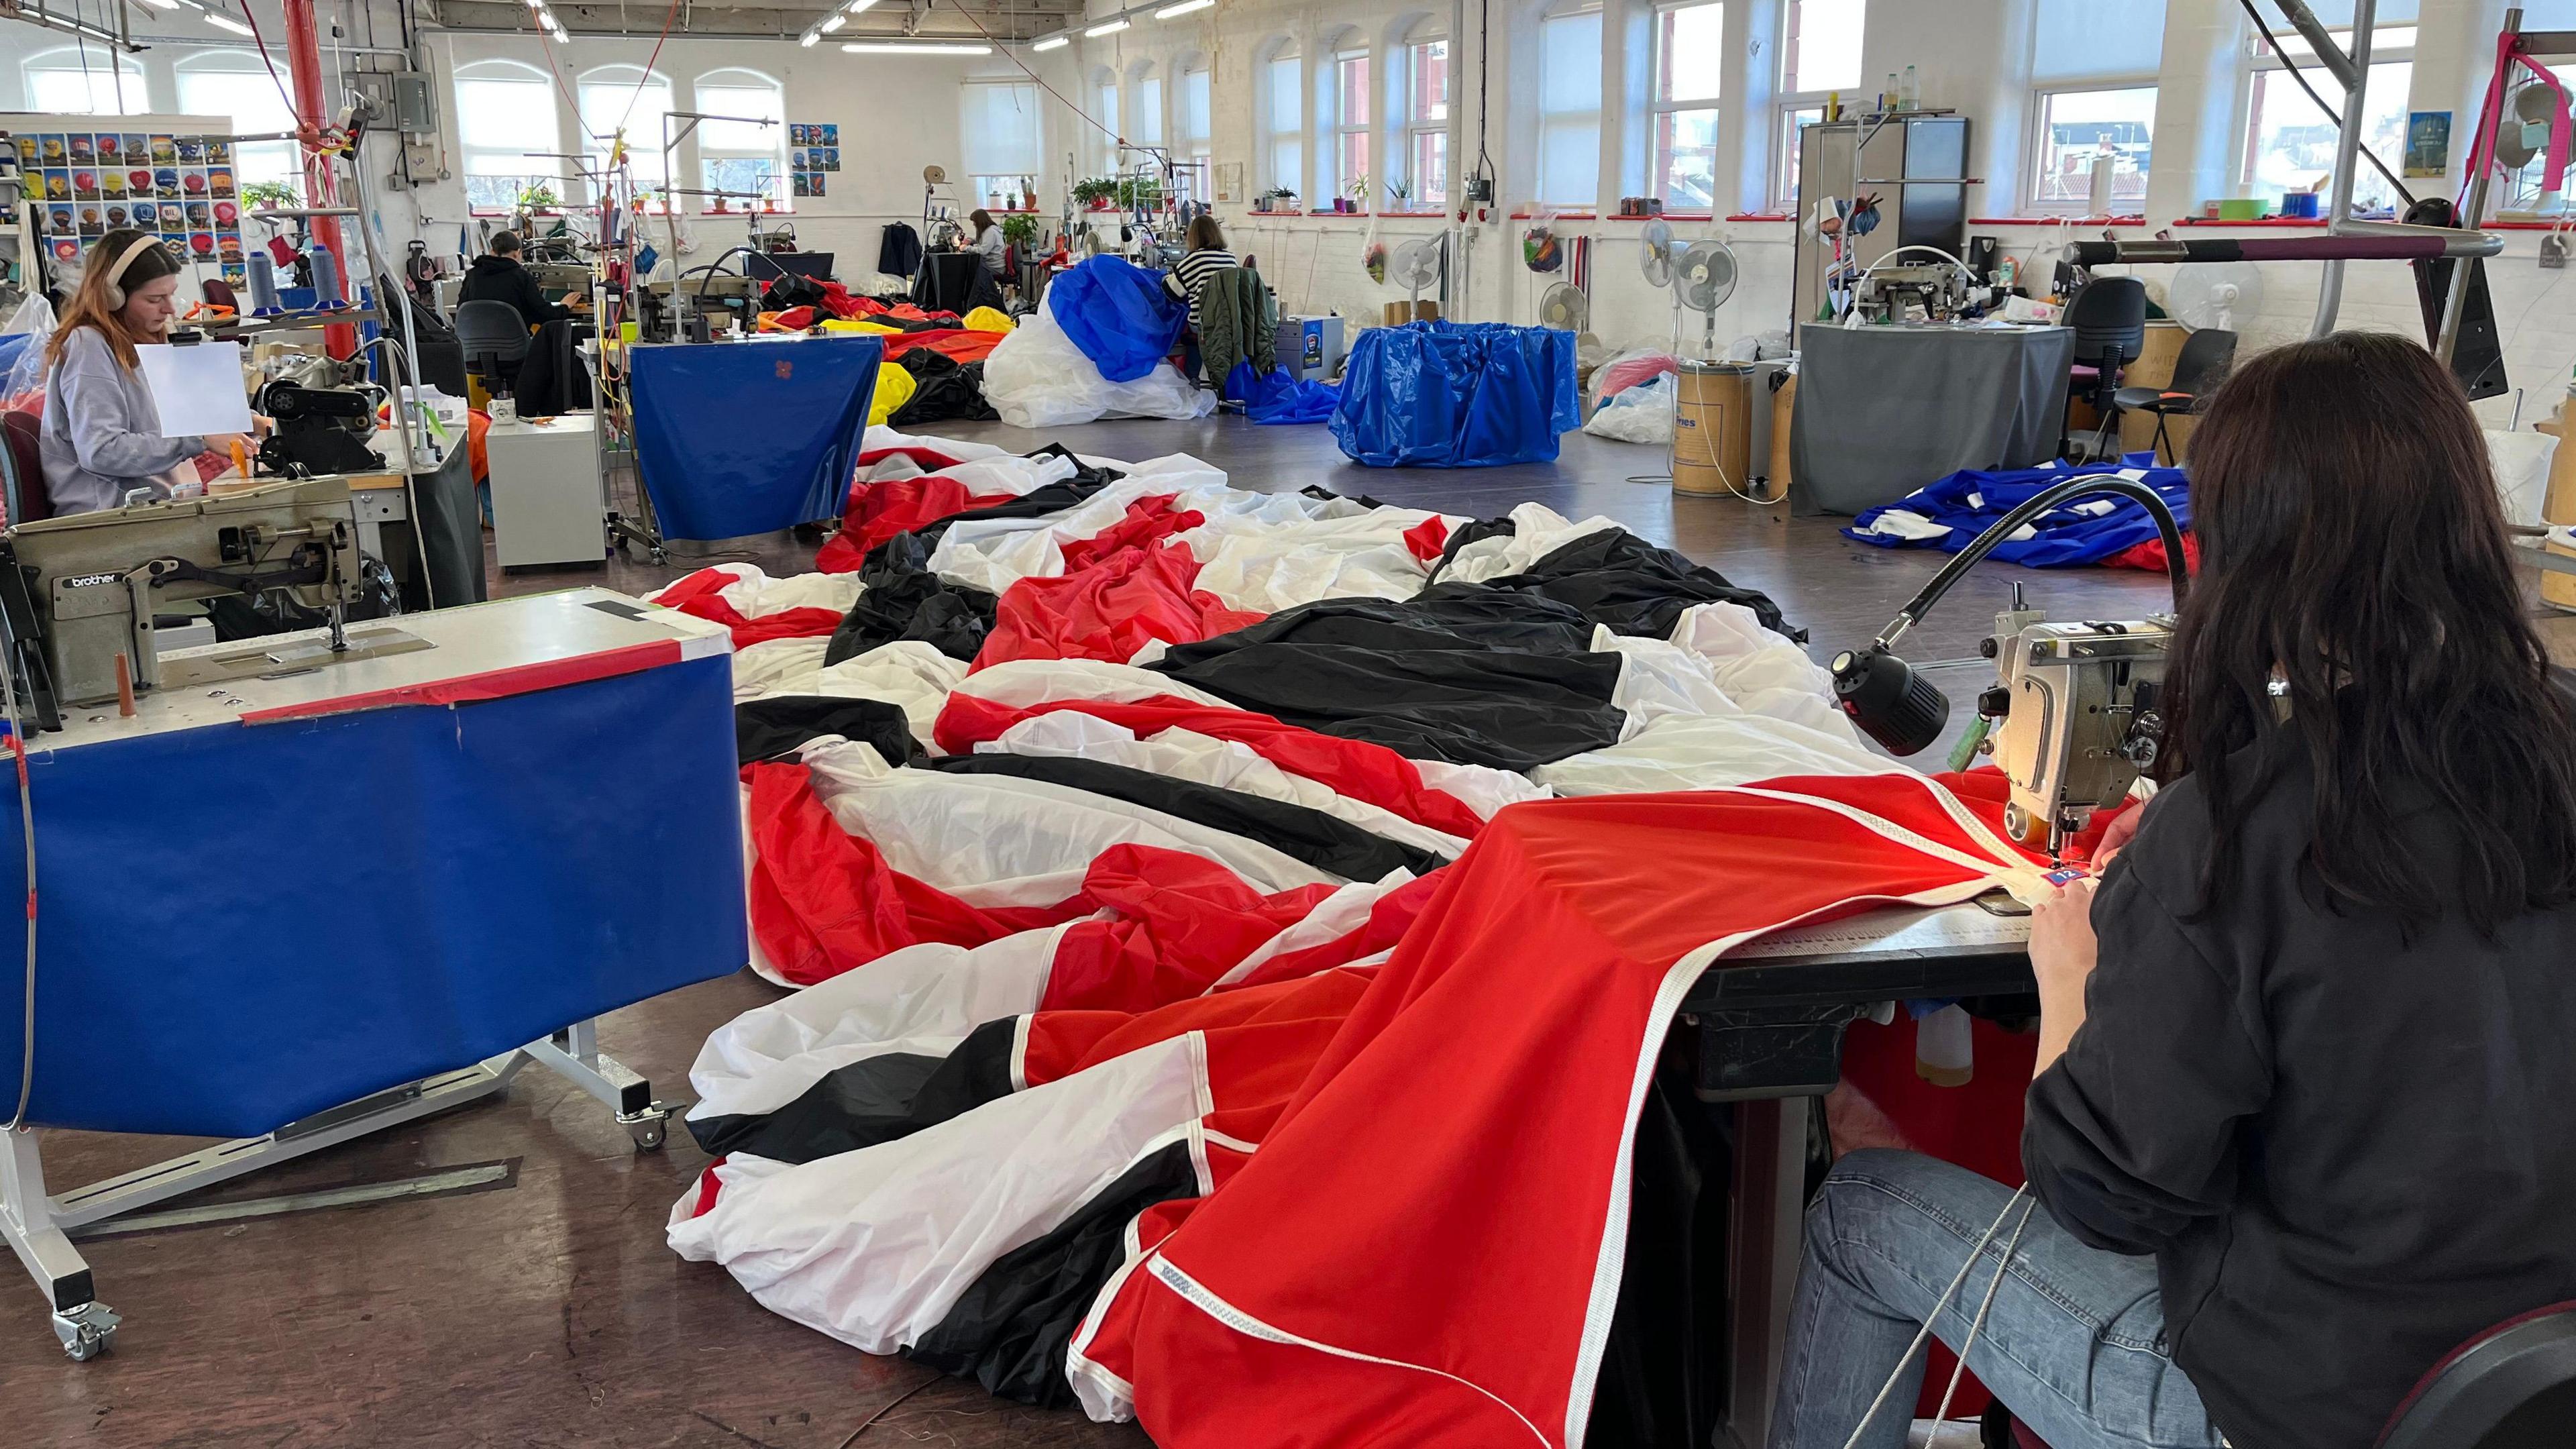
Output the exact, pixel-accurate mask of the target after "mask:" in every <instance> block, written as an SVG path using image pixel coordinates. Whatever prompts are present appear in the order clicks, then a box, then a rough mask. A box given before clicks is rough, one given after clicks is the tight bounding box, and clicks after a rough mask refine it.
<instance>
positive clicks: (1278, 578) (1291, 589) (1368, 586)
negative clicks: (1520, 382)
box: [1180, 493, 1468, 614]
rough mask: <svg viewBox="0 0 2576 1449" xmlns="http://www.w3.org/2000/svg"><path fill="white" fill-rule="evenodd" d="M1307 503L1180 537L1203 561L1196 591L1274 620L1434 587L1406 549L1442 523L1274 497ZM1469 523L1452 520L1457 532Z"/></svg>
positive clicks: (1425, 516)
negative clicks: (1333, 603)
mask: <svg viewBox="0 0 2576 1449" xmlns="http://www.w3.org/2000/svg"><path fill="white" fill-rule="evenodd" d="M1268 496H1269V497H1271V498H1273V499H1293V500H1295V501H1296V502H1297V503H1298V504H1300V505H1304V508H1305V510H1311V511H1303V512H1302V513H1301V516H1297V517H1294V518H1289V519H1282V518H1280V517H1278V516H1277V513H1278V510H1276V509H1269V510H1262V511H1247V512H1243V513H1239V514H1231V515H1228V516H1225V517H1220V518H1211V519H1210V520H1209V521H1208V522H1207V523H1206V524H1204V525H1202V526H1200V527H1198V528H1194V529H1191V530H1189V531H1188V532H1186V533H1183V534H1181V535H1180V542H1181V543H1183V544H1184V545H1186V546H1188V548H1189V550H1190V553H1191V555H1192V556H1193V557H1195V558H1197V559H1198V561H1199V576H1198V587H1199V588H1202V589H1205V590H1207V591H1208V592H1209V593H1212V594H1214V595H1216V596H1217V597H1218V598H1219V599H1221V600H1223V601H1224V602H1225V605H1226V607H1227V608H1229V609H1251V610H1257V611H1259V612H1261V613H1265V614H1276V613H1278V612H1280V611H1281V610H1283V609H1293V608H1295V607H1297V606H1298V605H1300V604H1311V603H1314V602H1315V601H1317V600H1319V599H1348V598H1376V599H1409V598H1412V597H1413V596H1414V595H1415V594H1418V593H1420V592H1422V588H1423V585H1424V584H1426V583H1428V582H1429V581H1430V566H1429V565H1428V564H1425V563H1424V562H1423V561H1422V560H1420V559H1418V558H1416V557H1414V555H1413V550H1412V549H1411V548H1409V547H1408V546H1406V544H1405V541H1404V534H1405V532H1406V530H1408V529H1413V528H1418V527H1420V526H1421V525H1422V524H1423V523H1424V522H1426V521H1428V520H1430V519H1432V518H1436V517H1439V516H1440V515H1438V514H1432V513H1424V512H1420V511H1418V510H1415V509H1411V508H1375V509H1372V508H1367V507H1364V506H1363V505H1361V504H1359V503H1358V502H1356V501H1354V500H1351V499H1347V498H1341V499H1333V500H1331V501H1330V502H1320V501H1319V500H1315V499H1309V498H1304V497H1302V496H1301V495H1298V494H1294V493H1288V494H1271V495H1268ZM1467 521H1468V520H1466V519H1463V518H1452V519H1449V520H1448V526H1449V527H1451V528H1458V527H1461V526H1463V525H1464V524H1465V523H1466V522H1467Z"/></svg>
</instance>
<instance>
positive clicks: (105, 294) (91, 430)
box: [41, 230, 258, 517]
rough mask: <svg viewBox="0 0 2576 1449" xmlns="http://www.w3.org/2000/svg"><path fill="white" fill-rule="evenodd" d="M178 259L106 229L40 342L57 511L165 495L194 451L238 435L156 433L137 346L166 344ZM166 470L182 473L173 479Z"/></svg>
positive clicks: (248, 444)
mask: <svg viewBox="0 0 2576 1449" xmlns="http://www.w3.org/2000/svg"><path fill="white" fill-rule="evenodd" d="M179 266H180V264H179V262H178V261H177V260H175V259H174V258H172V257H171V255H170V253H169V251H168V250H167V249H166V248H164V247H163V246H162V245H161V240H160V238H158V237H155V236H153V235H151V234H149V233H146V232H139V231H131V230H126V231H112V232H109V233H108V234H107V235H106V236H104V237H102V238H100V239H99V242H98V244H97V245H96V246H93V247H91V248H90V252H89V261H88V264H87V265H86V266H85V267H84V268H83V269H82V272H81V280H80V287H79V289H78V290H77V291H75V292H73V294H72V299H71V301H70V302H69V303H67V304H65V306H64V308H63V317H62V321H61V322H60V323H59V324H58V325H57V326H56V327H55V328H54V335H53V340H52V341H50V342H49V343H47V344H46V347H45V419H44V432H43V437H42V442H41V454H42V457H43V459H44V465H45V488H46V491H47V492H48V493H49V494H50V495H51V496H52V498H53V505H54V513H55V515H56V516H57V517H59V516H61V515H64V514H70V513H89V512H93V511H95V510H97V509H101V508H115V507H119V506H121V505H122V504H123V503H124V502H125V499H126V495H127V494H129V493H132V492H133V491H134V490H136V489H138V488H139V489H146V490H149V491H150V492H151V494H152V496H154V497H156V498H167V497H169V496H170V488H171V485H172V484H173V483H174V482H193V481H195V479H196V476H197V474H196V470H195V468H194V467H193V466H186V467H183V465H188V464H190V463H191V461H192V460H193V459H195V458H196V456H197V455H198V454H200V453H204V452H209V451H212V452H217V453H223V452H229V451H230V450H231V447H232V445H233V444H234V443H235V442H239V443H241V444H242V445H243V446H244V447H245V448H252V447H257V446H258V444H257V443H256V442H254V441H253V440H251V439H249V438H245V437H241V436H239V435H237V434H223V435H218V436H214V437H203V438H195V437H191V438H165V437H163V436H161V415H160V412H159V410H158V409H157V408H155V407H154V406H153V402H152V392H151V389H149V388H147V387H145V386H144V383H143V375H142V373H140V372H139V371H137V370H136V366H137V364H136V358H135V352H134V348H135V344H137V343H142V342H165V341H167V340H169V335H170V322H171V319H172V318H173V317H175V316H177V315H178V310H179V307H178V292H179ZM174 470H178V471H179V473H180V476H178V477H176V478H173V477H172V476H171V475H172V473H173V471H174Z"/></svg>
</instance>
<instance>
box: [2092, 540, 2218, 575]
mask: <svg viewBox="0 0 2576 1449" xmlns="http://www.w3.org/2000/svg"><path fill="white" fill-rule="evenodd" d="M2182 566H2183V571H2184V572H2186V573H2195V574H2196V573H2198V572H2200V535H2198V534H2196V533H2191V532H2188V531H2186V532H2185V533H2184V534H2183V536H2182ZM2102 567H2104V568H2106V569H2152V570H2154V571H2155V572H2157V573H2163V572H2164V571H2165V541H2164V540H2163V539H2161V538H2151V539H2148V540H2147V541H2146V542H2145V543H2141V544H2137V545H2134V546H2132V547H2129V548H2124V549H2122V550H2120V551H2119V552H2118V553H2115V554H2113V555H2111V556H2110V557H2109V558H2106V559H2104V560H2102Z"/></svg>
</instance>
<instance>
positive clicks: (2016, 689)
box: [1977, 584, 2173, 855]
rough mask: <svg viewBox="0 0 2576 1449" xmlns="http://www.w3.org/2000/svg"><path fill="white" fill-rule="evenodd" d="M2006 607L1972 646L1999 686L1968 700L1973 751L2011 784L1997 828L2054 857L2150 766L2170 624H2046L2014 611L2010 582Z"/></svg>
mask: <svg viewBox="0 0 2576 1449" xmlns="http://www.w3.org/2000/svg"><path fill="white" fill-rule="evenodd" d="M2013 604H2014V607H2013V608H2011V609H2008V610H2006V611H2004V612H2003V613H2000V614H1997V615H1996V616H1995V632H1994V635H1993V637H1991V638H1989V639H1988V640H1986V641H1985V644H1984V646H1983V652H1984V653H1985V655H1986V657H1988V658H1990V659H1993V660H1994V661H1995V663H1996V672H1997V674H1998V675H1999V682H1998V683H1997V684H1996V685H1995V686H1994V687H1993V688H1991V689H1988V690H1987V691H1985V692H1984V693H1983V694H1981V695H1979V696H1978V698H1977V714H1978V716H1979V718H1980V721H1981V723H1982V724H1983V726H1984V734H1983V738H1981V739H1979V740H1978V743H1977V749H1978V752H1979V753H1980V754H1984V755H1988V756H1991V757H1992V758H1993V759H1994V762H1995V763H1996V764H1997V765H1998V766H2000V767H2001V768H2002V769H2003V772H2004V777H2005V778H2006V779H2008V780H2010V781H2011V782H2012V799H2011V802H2010V803H2008V804H2006V805H2005V806H2004V828H2005V829H2006V830H2007V831H2009V832H2011V834H2012V837H2013V839H2015V840H2017V841H2019V842H2021V843H2022V844H2024V845H2027V846H2031V847H2034V848H2044V849H2046V850H2047V851H2048V852H2049V854H2051V855H2055V854H2056V853H2057V851H2058V848H2059V847H2060V846H2061V845H2062V844H2063V843H2064V842H2065V841H2066V839H2067V838H2068V837H2070V836H2073V835H2075V834H2076V833H2078V832H2080V831H2082V830H2083V829H2084V827H2085V826H2086V825H2087V824H2089V823H2090V822H2091V820H2092V818H2093V813H2094V812H2095V811H2097V810H2104V809H2116V808H2118V806H2119V804H2120V802H2122V801H2124V800H2126V799H2128V798H2129V790H2130V787H2132V786H2134V785H2135V784H2137V782H2138V776H2139V775H2141V774H2143V773H2145V772H2146V771H2148V770H2150V769H2153V768H2154V767H2155V763H2156V755H2157V753H2158V751H2159V750H2160V748H2161V747H2162V743H2163V736H2164V718H2163V715H2162V713H2161V711H2160V710H2159V708H2158V704H2159V696H2160V695H2161V694H2162V692H2163V688H2164V677H2165V650H2166V648H2167V646H2168V645H2170V644H2171V643H2172V641H2173V620H2172V619H2171V618H2170V617H2165V616H2156V617H2150V618H2146V619H2130V620H2122V621H2118V622H2086V623H2074V624H2069V623H2052V622H2049V621H2048V620H2047V618H2046V617H2045V616H2044V615H2043V614H2042V613H2041V612H2040V611H2038V610H2036V609H2031V608H2027V607H2023V605H2022V597H2021V586H2020V585H2019V584H2015V585H2014V586H2013Z"/></svg>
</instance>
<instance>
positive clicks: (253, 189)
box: [241, 181, 295, 211]
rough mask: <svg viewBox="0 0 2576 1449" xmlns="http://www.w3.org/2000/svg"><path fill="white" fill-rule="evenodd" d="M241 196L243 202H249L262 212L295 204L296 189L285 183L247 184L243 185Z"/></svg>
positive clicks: (263, 182) (264, 182)
mask: <svg viewBox="0 0 2576 1449" xmlns="http://www.w3.org/2000/svg"><path fill="white" fill-rule="evenodd" d="M241 194H242V200H244V201H247V202H249V203H250V204H251V206H252V207H253V208H255V209H257V210H260V211H268V210H272V209H274V208H276V207H280V206H293V205H294V204H295V188H294V187H293V186H292V185H290V184H288V183H286V182H283V181H251V182H245V183H243V185H242V189H241Z"/></svg>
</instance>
